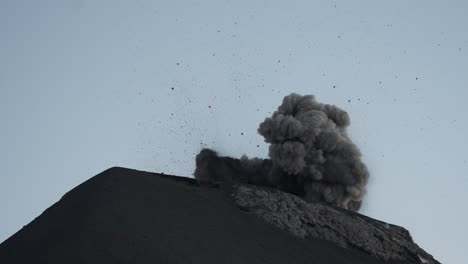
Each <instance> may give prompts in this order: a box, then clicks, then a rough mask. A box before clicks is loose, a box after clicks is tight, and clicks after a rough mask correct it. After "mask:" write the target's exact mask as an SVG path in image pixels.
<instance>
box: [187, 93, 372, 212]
mask: <svg viewBox="0 0 468 264" xmlns="http://www.w3.org/2000/svg"><path fill="white" fill-rule="evenodd" d="M349 124H350V119H349V115H348V113H347V112H345V111H343V110H341V109H340V108H338V107H336V106H334V105H329V104H322V103H319V102H317V101H316V99H315V97H314V96H313V95H305V96H302V95H299V94H294V93H293V94H290V95H288V96H286V97H284V99H283V103H282V104H281V105H280V106H279V107H278V109H277V110H276V111H275V112H274V113H273V115H272V116H271V117H268V118H266V119H265V121H263V122H262V123H261V124H260V126H259V128H258V133H259V134H260V135H262V136H263V137H264V138H265V142H267V143H270V147H269V157H270V159H260V158H252V159H249V158H248V157H247V156H245V155H244V156H243V157H241V158H240V159H235V158H230V157H220V156H218V154H217V153H216V152H215V151H213V150H210V149H203V150H202V151H201V152H200V153H199V154H198V155H197V157H196V170H195V173H194V175H195V178H196V179H198V181H199V182H200V183H202V184H203V183H208V184H219V183H223V182H239V183H249V184H256V185H264V186H269V187H273V188H278V189H280V190H283V191H286V192H290V193H293V194H296V195H298V196H300V197H302V198H303V199H305V200H307V201H313V202H317V201H320V202H325V203H328V204H332V205H335V206H339V207H341V208H345V209H349V210H353V211H357V210H359V208H360V206H361V203H362V199H363V197H364V195H365V193H366V184H367V181H368V178H369V172H368V170H367V168H366V166H365V165H364V163H363V162H362V161H361V153H360V151H359V149H358V148H357V146H356V145H355V144H354V143H353V142H352V141H351V139H350V138H349V137H348V135H347V132H346V127H348V126H349Z"/></svg>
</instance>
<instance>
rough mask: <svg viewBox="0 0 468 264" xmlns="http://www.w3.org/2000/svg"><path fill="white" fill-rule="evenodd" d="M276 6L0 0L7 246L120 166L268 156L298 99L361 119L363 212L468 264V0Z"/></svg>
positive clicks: (354, 129) (168, 168) (177, 166)
mask: <svg viewBox="0 0 468 264" xmlns="http://www.w3.org/2000/svg"><path fill="white" fill-rule="evenodd" d="M274 2H275V1H267V0H265V1H252V0H249V1H239V0H232V1H231V0H229V1H206V0H205V1H142V0H140V1H128V2H125V1H91V0H89V1H84V0H81V1H80V0H75V1H58V0H57V1H46V0H43V1H18V0H1V1H0V38H1V41H0V107H1V108H0V118H1V121H2V122H1V123H0V128H1V130H0V133H1V134H0V146H1V147H0V167H1V168H2V173H1V175H0V241H3V240H5V239H6V238H8V237H9V236H11V235H12V234H13V233H14V232H16V231H17V230H19V229H20V228H21V227H22V226H23V225H25V224H27V223H29V222H30V221H31V220H33V219H34V217H36V216H38V215H39V214H40V213H42V212H43V211H44V210H45V209H46V208H47V207H48V206H50V205H51V204H52V203H54V202H56V201H57V200H58V199H60V197H61V196H62V195H63V194H64V193H65V192H67V191H68V190H70V189H71V188H73V187H75V186H76V185H77V184H79V183H81V182H83V181H85V180H86V179H88V178H90V177H91V176H93V175H95V174H97V173H99V172H101V171H103V170H105V169H107V168H109V167H111V166H123V167H129V168H135V169H140V170H146V171H153V172H164V173H169V174H176V175H180V176H189V177H192V173H193V170H194V167H195V164H194V156H195V155H196V153H197V152H198V151H199V150H200V149H201V147H210V148H214V149H215V150H218V151H219V152H220V153H221V154H223V155H232V156H235V157H240V156H241V155H242V154H247V155H248V156H259V157H266V156H267V152H268V145H267V144H266V143H264V142H263V138H262V137H261V136H260V135H258V134H257V133H256V129H257V127H258V124H259V123H260V122H262V121H263V120H264V118H265V117H267V116H270V115H271V112H272V111H274V110H275V109H276V107H277V106H278V105H279V104H280V103H281V100H282V98H283V96H285V95H287V94H289V93H291V92H296V93H301V94H314V95H315V96H316V97H317V99H318V100H319V101H320V102H323V103H331V104H336V105H337V106H339V107H340V108H343V109H345V110H346V111H348V112H349V113H350V116H351V126H350V128H349V131H350V135H351V137H352V139H353V141H354V142H355V143H356V144H357V145H358V146H359V147H360V148H361V151H362V153H363V156H364V161H365V162H366V164H367V165H368V167H369V170H370V173H371V181H370V185H369V193H368V196H367V197H366V199H365V202H364V207H363V209H362V210H361V213H363V214H365V215H368V216H371V217H374V218H378V219H380V220H383V221H387V222H389V223H393V224H397V225H401V226H404V227H405V228H407V229H408V230H409V231H410V232H411V234H412V235H413V238H414V240H415V241H416V242H417V243H418V244H419V245H420V246H421V247H423V248H424V249H426V250H427V251H428V252H429V253H431V254H433V255H434V256H435V257H436V258H437V259H438V260H440V261H442V262H444V263H463V262H464V261H466V256H465V255H466V252H465V251H466V237H467V236H468V228H467V226H466V223H468V213H467V212H466V201H467V200H468V193H467V192H466V189H467V187H468V178H467V176H468V173H467V172H468V155H467V154H468V151H467V147H468V142H467V139H466V135H468V121H467V119H466V114H467V113H468V105H467V103H466V100H467V99H468V85H467V84H468V31H467V25H468V16H467V14H468V2H466V1H396V0H393V1H378V0H369V1H345V0H343V1H276V2H277V3H274ZM242 133H243V134H242Z"/></svg>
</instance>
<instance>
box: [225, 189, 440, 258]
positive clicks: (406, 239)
mask: <svg viewBox="0 0 468 264" xmlns="http://www.w3.org/2000/svg"><path fill="white" fill-rule="evenodd" d="M231 197H232V198H233V199H234V202H235V203H236V204H237V205H238V206H239V207H240V208H242V209H243V210H245V211H248V212H251V213H253V214H255V215H257V216H259V217H260V218H262V219H264V220H265V221H267V222H269V223H271V224H272V225H274V226H276V227H278V228H280V229H282V230H286V231H288V232H290V233H292V234H294V235H296V236H299V237H302V238H305V239H311V238H314V239H317V238H318V239H324V240H328V241H331V242H333V243H335V244H338V245H339V246H340V247H343V248H350V249H354V250H360V251H364V252H366V253H368V254H370V255H372V256H375V257H377V258H379V259H382V260H385V261H387V262H390V263H427V264H435V263H439V262H438V261H437V260H435V259H434V258H433V257H432V256H431V255H430V254H428V253H427V252H425V251H424V250H422V249H421V248H420V247H419V246H418V245H417V244H415V243H414V242H413V240H412V238H411V236H410V234H409V232H408V231H407V230H406V229H404V228H402V227H399V226H396V225H390V224H387V223H384V222H381V221H378V220H375V219H372V218H369V217H366V216H363V215H360V214H358V213H354V212H351V211H347V210H343V209H339V208H336V207H331V206H327V205H324V204H320V203H309V202H306V201H304V200H302V199H301V198H299V197H297V196H295V195H292V194H289V193H285V192H281V191H279V190H276V189H270V188H265V187H258V186H253V185H240V184H238V185H234V186H233V188H232V190H231Z"/></svg>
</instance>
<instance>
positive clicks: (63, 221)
mask: <svg viewBox="0 0 468 264" xmlns="http://www.w3.org/2000/svg"><path fill="white" fill-rule="evenodd" d="M356 228H357V229H356ZM352 229H355V230H352ZM405 231H406V230H404V229H402V228H399V227H396V226H392V225H387V224H385V223H382V222H380V221H377V220H373V219H370V218H367V217H364V216H361V215H359V214H357V213H352V212H349V211H346V210H341V209H338V208H333V207H329V206H326V205H322V204H310V203H306V202H304V201H303V200H301V199H299V198H297V197H295V196H293V195H290V194H286V193H282V192H280V191H278V190H274V189H268V188H262V187H258V186H251V185H235V184H234V185H227V184H226V185H221V186H211V187H210V186H200V185H199V184H198V183H197V181H196V180H194V179H191V178H182V177H176V176H168V175H161V174H156V173H148V172H141V171H136V170H130V169H124V168H117V167H116V168H111V169H109V170H106V171H104V172H102V173H100V174H98V175H97V176H95V177H93V178H91V179H89V180H88V181H86V182H84V183H82V184H81V185H79V186H77V187H76V188H74V189H73V190H71V191H70V192H68V193H66V194H65V195H64V196H63V197H62V198H61V199H60V201H58V202H57V203H55V204H54V205H52V206H51V207H50V208H48V209H47V210H45V211H44V212H43V213H42V214H41V215H40V216H39V217H37V218H36V219H34V220H33V221H32V222H31V223H29V224H28V225H26V226H25V227H23V228H22V229H21V230H20V231H18V232H17V233H16V234H14V235H13V236H11V237H10V238H8V239H7V240H6V241H4V242H3V243H2V244H0V263H2V264H12V263H15V264H21V263H28V264H29V263H49V264H51V263H60V264H63V263H99V264H106V263H184V264H185V263H242V264H244V263H247V264H248V263H321V264H327V263H329V264H341V263H343V264H345V263H347V264H349V263H359V264H382V263H438V262H436V261H435V260H434V259H433V258H432V257H431V256H430V255H429V254H427V253H425V252H424V251H422V250H421V249H419V247H417V246H416V245H415V244H414V243H413V242H412V241H411V237H409V234H407V231H406V232H405ZM362 234H365V235H362ZM366 241H370V242H366ZM379 241H380V242H379ZM379 249H381V250H383V251H386V252H380V253H379V252H378V251H379Z"/></svg>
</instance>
